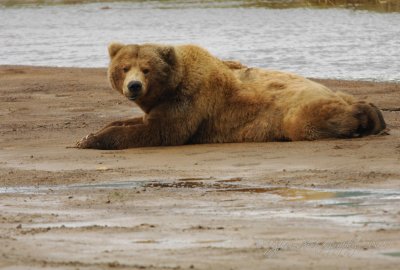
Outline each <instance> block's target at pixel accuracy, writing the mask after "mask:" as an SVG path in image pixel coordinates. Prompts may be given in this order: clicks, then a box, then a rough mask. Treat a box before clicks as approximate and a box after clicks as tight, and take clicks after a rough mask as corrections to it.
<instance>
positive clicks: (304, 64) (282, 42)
mask: <svg viewBox="0 0 400 270" xmlns="http://www.w3.org/2000/svg"><path fill="white" fill-rule="evenodd" d="M193 2H195V3H196V1H191V2H190V3H189V4H184V3H182V2H181V3H180V4H176V5H173V4H171V3H169V2H168V1H167V2H166V3H164V2H161V1H160V2H159V1H143V2H130V3H126V2H125V3H124V2H112V3H95V4H78V5H55V6H49V5H43V6H12V7H2V8H0V64H13V65H14V64H18V65H45V66H76V67H103V66H106V65H107V64H108V57H107V50H106V46H107V44H108V43H109V42H111V41H114V40H117V41H121V42H125V43H144V42H157V43H172V44H182V43H195V44H198V45H201V46H204V47H206V48H208V49H209V50H210V51H211V52H212V53H214V54H215V55H217V56H219V57H221V58H224V59H238V60H240V61H242V62H244V63H246V64H248V65H251V66H260V67H265V68H270V69H279V70H286V71H291V72H296V73H299V74H301V75H304V76H308V77H319V78H337V79H357V80H358V79H361V80H377V81H400V65H399V64H398V63H399V62H400V27H399V23H400V14H399V13H375V12H369V11H353V10H345V9H306V8H298V9H268V8H254V7H252V8H244V7H237V6H236V7H231V6H232V5H229V4H225V5H221V4H214V5H206V6H203V5H196V4H193ZM105 6H107V8H104V7H105Z"/></svg>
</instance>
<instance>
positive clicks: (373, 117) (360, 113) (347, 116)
mask: <svg viewBox="0 0 400 270" xmlns="http://www.w3.org/2000/svg"><path fill="white" fill-rule="evenodd" d="M286 127H287V128H286V129H287V137H288V138H290V139H291V140H294V141H298V140H318V139H325V138H353V137H361V136H366V135H371V134H378V133H379V132H380V131H382V130H383V129H385V128H386V124H385V121H384V119H383V116H382V113H381V111H380V110H379V109H378V108H377V107H375V106H374V105H373V104H368V103H366V102H363V101H360V102H355V103H354V104H348V103H343V102H341V101H337V100H322V101H321V100H320V101H318V102H313V103H311V104H307V105H305V106H303V107H302V108H301V109H300V110H299V113H297V114H296V117H295V118H294V119H292V120H291V121H290V122H289V124H287V125H286Z"/></svg>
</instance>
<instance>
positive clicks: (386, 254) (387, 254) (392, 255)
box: [382, 251, 400, 257]
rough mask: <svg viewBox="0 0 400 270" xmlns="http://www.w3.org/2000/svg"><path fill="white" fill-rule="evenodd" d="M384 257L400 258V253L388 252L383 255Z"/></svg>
mask: <svg viewBox="0 0 400 270" xmlns="http://www.w3.org/2000/svg"><path fill="white" fill-rule="evenodd" d="M382 255H385V256H390V257H400V251H397V252H386V253H382Z"/></svg>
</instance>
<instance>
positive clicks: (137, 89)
mask: <svg viewBox="0 0 400 270" xmlns="http://www.w3.org/2000/svg"><path fill="white" fill-rule="evenodd" d="M127 88H128V91H129V96H128V95H127V96H128V98H129V99H130V100H135V99H136V98H137V97H138V96H139V95H140V94H142V90H143V84H142V82H140V81H130V82H129V83H128V87H127Z"/></svg>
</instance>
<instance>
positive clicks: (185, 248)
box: [0, 66, 400, 269]
mask: <svg viewBox="0 0 400 270" xmlns="http://www.w3.org/2000/svg"><path fill="white" fill-rule="evenodd" d="M0 78H1V84H0V135H1V136H0V191H2V190H6V189H7V190H8V191H10V192H8V193H2V192H0V204H1V209H2V210H1V211H2V214H1V218H0V246H2V250H1V252H0V268H3V267H4V268H8V267H9V268H13V267H16V268H18V267H20V268H29V267H35V269H41V268H46V267H51V268H55V269H75V268H78V267H79V268H80V269H99V268H101V269H126V268H140V269H171V268H178V267H179V269H193V268H194V269H232V268H233V269H266V268H267V267H271V268H282V269H292V268H293V267H294V266H296V267H297V268H298V269H310V268H313V267H314V268H315V269H320V268H327V269H336V268H355V269H359V268H362V269H364V268H365V266H368V267H369V268H371V269H378V268H380V269H397V268H396V267H397V261H398V255H396V254H398V253H399V251H400V227H399V226H398V220H399V218H400V212H399V210H398V207H397V205H398V204H399V203H400V196H399V194H400V189H399V182H400V167H399V166H398V165H399V159H400V110H399V100H400V84H398V83H385V82H382V83H376V82H362V81H361V82H360V81H341V80H332V79H322V80H321V79H316V81H318V82H320V83H322V84H324V85H326V86H328V87H330V88H331V89H332V90H335V91H337V90H340V91H343V92H346V93H350V94H353V95H355V96H356V97H357V98H359V99H363V100H365V99H367V100H370V101H372V102H373V103H374V104H376V105H377V106H378V107H379V108H381V109H382V110H383V115H384V118H385V120H386V123H387V125H388V128H390V132H389V133H390V135H386V136H368V137H363V138H357V139H344V140H324V141H312V142H307V141H300V142H266V143H237V144H204V145H184V146H176V147H149V148H134V149H127V150H117V151H103V150H82V149H76V148H70V147H71V146H73V145H74V144H75V142H76V141H78V140H79V139H80V138H82V137H83V136H85V135H87V134H89V133H91V132H94V131H96V130H98V129H99V128H101V127H102V126H104V125H106V124H107V123H109V122H111V121H115V120H118V119H125V118H129V117H135V116H139V115H141V114H142V112H141V111H140V109H138V108H137V107H136V106H135V105H134V104H132V103H131V102H130V101H129V100H126V99H125V98H124V97H123V96H122V95H120V94H119V93H116V92H115V91H113V90H112V89H111V88H110V86H109V84H108V81H107V75H106V69H105V68H65V67H34V66H0ZM18 187H28V189H25V190H24V189H21V188H20V189H18ZM388 191H390V192H388ZM349 243H350V244H349ZM288 258H290V259H288Z"/></svg>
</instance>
